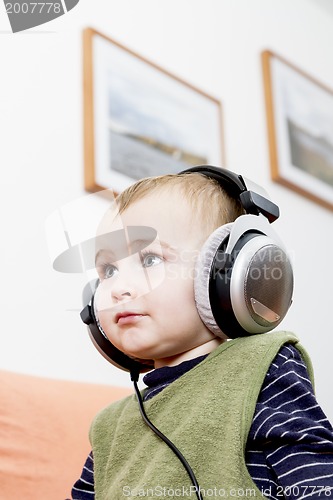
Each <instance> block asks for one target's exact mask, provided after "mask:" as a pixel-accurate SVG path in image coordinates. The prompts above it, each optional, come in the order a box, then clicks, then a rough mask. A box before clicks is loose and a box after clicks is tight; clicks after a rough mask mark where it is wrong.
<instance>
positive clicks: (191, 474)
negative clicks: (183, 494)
mask: <svg viewBox="0 0 333 500" xmlns="http://www.w3.org/2000/svg"><path fill="white" fill-rule="evenodd" d="M131 379H132V381H133V384H134V389H135V393H136V396H137V399H138V403H139V409H140V413H141V416H142V418H143V420H144V422H145V423H146V424H147V425H148V427H150V429H151V430H152V431H153V432H154V433H155V434H156V435H157V436H158V437H159V438H161V439H162V441H164V442H165V443H166V444H167V445H168V446H169V448H170V449H171V450H172V451H173V452H174V453H175V455H176V456H177V457H178V459H179V460H180V461H181V463H182V465H183V466H184V468H185V470H186V472H187V474H188V475H189V477H190V479H191V481H192V484H193V486H194V487H195V493H196V496H197V498H198V500H203V497H202V495H201V490H200V486H199V484H198V481H197V478H196V477H195V475H194V472H193V470H192V468H191V466H190V464H189V463H188V462H187V460H186V458H185V457H184V455H182V453H181V452H180V451H179V450H178V448H177V447H176V446H175V445H174V444H173V443H172V441H170V439H168V438H167V437H166V436H165V435H164V434H163V433H162V432H161V431H160V430H159V429H157V427H155V425H154V424H153V423H152V422H151V421H150V420H149V418H148V417H147V414H146V411H145V408H144V405H143V399H142V396H141V392H140V390H139V388H138V384H137V381H138V374H137V373H133V372H131Z"/></svg>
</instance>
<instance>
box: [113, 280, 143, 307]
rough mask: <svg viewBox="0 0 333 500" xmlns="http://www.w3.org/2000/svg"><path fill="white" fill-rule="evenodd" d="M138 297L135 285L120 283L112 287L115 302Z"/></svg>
mask: <svg viewBox="0 0 333 500" xmlns="http://www.w3.org/2000/svg"><path fill="white" fill-rule="evenodd" d="M137 296H138V292H137V289H136V287H135V286H134V285H131V284H129V283H127V284H126V283H124V282H122V283H121V282H119V283H117V284H115V285H114V286H113V287H112V290H111V297H112V299H113V300H115V301H117V302H119V301H121V300H126V299H127V300H128V299H129V298H131V299H134V298H135V297H137Z"/></svg>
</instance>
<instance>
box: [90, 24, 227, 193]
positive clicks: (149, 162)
mask: <svg viewBox="0 0 333 500" xmlns="http://www.w3.org/2000/svg"><path fill="white" fill-rule="evenodd" d="M83 55H84V61H83V62H84V64H83V66H84V153H85V155H84V156H85V169H84V170H85V189H86V190H88V191H99V190H102V189H112V190H113V191H114V192H116V193H117V192H121V191H122V190H123V189H125V188H126V187H128V186H129V185H130V184H132V183H133V182H135V181H136V180H138V179H140V178H143V177H149V176H156V175H162V174H166V173H177V172H179V171H181V170H183V169H185V168H188V167H190V166H194V165H200V164H211V165H220V166H222V165H223V164H224V147H223V130H222V107H221V103H220V101H219V100H217V99H215V98H214V97H212V96H210V95H207V94H206V93H205V92H202V91H201V90H198V89H197V88H195V87H194V86H193V85H190V84H188V83H186V82H184V81H182V80H181V79H180V78H178V77H176V76H174V75H172V74H170V73H169V72H168V71H165V70H163V69H162V68H160V67H159V66H157V65H156V64H154V63H151V62H149V61H147V60H146V59H145V58H143V57H141V56H139V55H138V54H136V53H134V52H133V51H132V50H129V49H128V48H125V47H123V46H122V45H120V44H119V43H117V42H115V41H114V40H111V38H109V37H107V36H105V35H103V34H101V33H99V32H97V31H96V30H94V29H91V28H87V29H85V30H84V32H83Z"/></svg>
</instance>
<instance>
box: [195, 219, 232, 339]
mask: <svg viewBox="0 0 333 500" xmlns="http://www.w3.org/2000/svg"><path fill="white" fill-rule="evenodd" d="M232 226H233V223H229V224H225V225H224V226H220V227H219V228H217V229H216V230H215V231H214V232H213V233H212V234H211V235H210V236H209V238H208V239H207V240H206V242H205V243H204V245H203V247H202V249H201V251H200V255H199V257H198V260H197V262H196V268H195V280H194V297H195V303H196V307H197V310H198V313H199V316H200V318H201V320H202V322H203V323H204V324H205V325H206V327H207V328H208V329H209V330H210V331H211V332H213V333H214V334H215V335H217V336H218V337H222V338H226V336H225V334H224V333H223V332H222V330H221V328H220V327H219V326H218V325H217V323H216V321H215V318H214V315H213V312H212V308H211V302H210V297H209V281H210V275H211V269H212V262H213V260H214V258H215V255H216V252H217V250H218V248H219V247H220V246H221V242H223V241H225V240H226V238H227V237H228V236H229V234H230V231H231V228H232Z"/></svg>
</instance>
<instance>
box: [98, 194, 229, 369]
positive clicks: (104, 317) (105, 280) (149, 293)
mask: <svg viewBox="0 0 333 500" xmlns="http://www.w3.org/2000/svg"><path fill="white" fill-rule="evenodd" d="M109 218H110V220H109V221H107V220H104V221H103V225H104V224H105V223H107V224H108V230H110V232H112V231H117V230H118V231H119V229H122V228H125V229H126V228H127V227H128V226H149V227H151V228H153V229H154V230H156V232H157V238H156V239H155V240H154V241H153V242H152V243H150V244H148V246H146V247H145V248H142V246H143V245H142V243H141V242H139V241H135V242H132V243H131V245H129V246H130V248H127V249H126V252H127V255H125V253H126V252H125V253H124V249H123V248H122V245H121V244H119V242H118V243H117V242H116V241H115V238H114V239H113V241H112V238H110V240H111V241H110V244H108V245H106V246H104V248H102V249H100V250H99V251H98V252H97V256H96V268H97V271H98V274H99V278H100V280H101V283H100V285H99V287H98V289H97V292H96V297H95V303H96V308H97V311H98V318H99V321H100V323H101V325H102V327H103V330H104V331H105V333H106V335H107V336H108V338H109V339H110V341H111V342H112V343H113V344H114V345H115V346H116V347H117V348H118V349H120V350H121V351H123V352H125V353H126V354H127V355H129V356H132V357H135V358H141V359H152V360H154V361H155V367H158V366H164V365H168V364H176V363H177V362H180V361H178V360H179V359H180V360H181V361H182V360H184V359H190V358H191V357H195V356H196V355H200V354H201V353H203V352H209V351H211V350H212V349H213V348H214V347H216V346H217V345H218V343H219V341H218V340H217V339H216V337H215V336H214V335H213V334H212V333H211V332H210V331H209V330H208V329H207V328H206V327H205V326H204V324H203V323H202V321H201V320H200V317H199V315H198V312H197V309H196V306H195V301H194V290H193V277H194V266H195V259H196V257H197V255H198V252H199V250H200V247H201V245H202V239H203V238H202V234H201V236H200V228H199V227H198V221H196V224H195V220H196V218H195V217H191V209H190V207H189V205H188V203H187V202H186V201H183V200H182V199H181V195H180V193H177V192H176V191H175V190H171V191H166V190H163V191H160V192H158V193H155V194H152V195H149V196H147V197H145V198H143V199H141V200H139V201H137V202H134V203H133V204H132V205H130V206H129V207H128V208H127V209H126V210H125V211H124V212H123V213H122V214H121V216H117V217H116V218H114V217H112V218H111V217H110V216H109ZM112 219H113V220H112ZM110 225H111V227H110ZM120 233H121V234H124V233H123V231H121V232H120ZM115 234H117V233H115ZM118 234H119V233H118ZM140 248H141V251H140ZM130 252H132V253H131V255H128V254H129V253H130ZM124 255H125V257H124ZM208 346H210V347H209V348H208ZM198 348H199V353H198ZM200 348H201V350H202V348H203V349H205V351H202V352H200Z"/></svg>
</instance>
